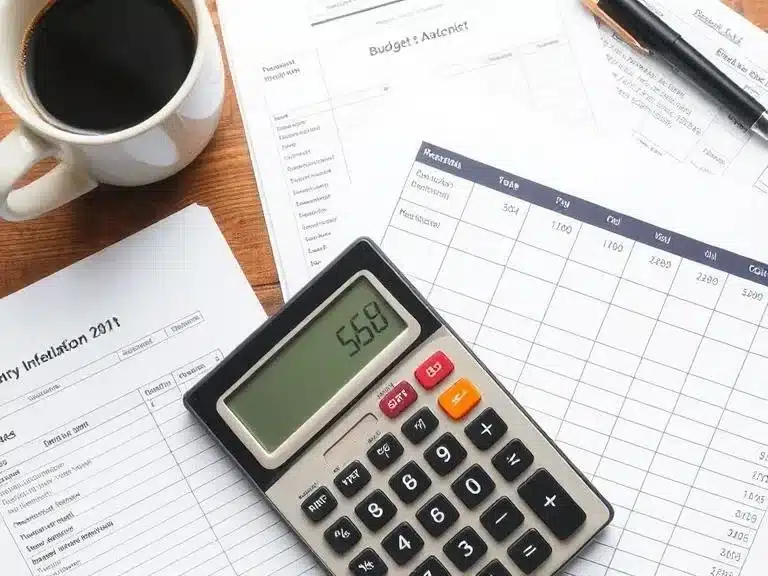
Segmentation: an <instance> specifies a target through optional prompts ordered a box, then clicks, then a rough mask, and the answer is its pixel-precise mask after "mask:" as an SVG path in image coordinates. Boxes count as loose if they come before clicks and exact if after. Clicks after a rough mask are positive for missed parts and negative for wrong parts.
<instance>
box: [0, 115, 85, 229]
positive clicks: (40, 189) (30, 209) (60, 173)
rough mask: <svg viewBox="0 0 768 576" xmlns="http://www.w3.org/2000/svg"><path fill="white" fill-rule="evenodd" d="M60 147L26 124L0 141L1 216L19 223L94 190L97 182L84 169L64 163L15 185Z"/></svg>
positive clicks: (54, 154) (52, 155) (55, 153)
mask: <svg viewBox="0 0 768 576" xmlns="http://www.w3.org/2000/svg"><path fill="white" fill-rule="evenodd" d="M57 152H58V149H57V147H56V146H55V145H52V144H49V143H48V142H46V141H45V140H43V139H42V138H40V137H39V136H37V135H36V134H34V133H32V131H31V130H29V129H28V128H27V127H26V126H24V125H19V126H17V127H16V129H15V130H14V131H13V132H11V133H10V134H8V136H6V137H5V138H3V140H0V218H3V219H5V220H10V221H13V222H19V221H22V220H29V219H31V218H35V217H37V216H40V215H41V214H43V213H45V212H48V211H50V210H53V209H54V208H58V207H59V206H61V205H62V204H66V203H67V202H69V201H70V200H74V199H75V198H77V197H78V196H82V195H83V194H85V193H86V192H90V191H91V190H93V189H94V188H95V187H96V185H97V182H94V181H93V180H91V179H90V178H89V177H88V175H87V174H86V173H85V172H84V171H83V170H78V169H77V168H75V167H74V166H71V165H69V164H66V163H64V162H60V163H59V165H58V166H56V167H55V168H54V169H53V170H51V171H50V172H48V173H47V174H45V175H44V176H41V177H40V178H38V179H37V180H35V181H34V182H32V183H31V184H27V185H26V186H24V187H23V188H19V189H17V190H14V189H13V186H14V184H15V183H16V182H18V181H19V180H20V179H21V178H22V177H23V176H24V174H26V173H27V171H29V169H30V168H32V167H33V166H34V165H35V164H37V163H38V162H40V161H41V160H44V159H45V158H52V157H55V156H56V155H57Z"/></svg>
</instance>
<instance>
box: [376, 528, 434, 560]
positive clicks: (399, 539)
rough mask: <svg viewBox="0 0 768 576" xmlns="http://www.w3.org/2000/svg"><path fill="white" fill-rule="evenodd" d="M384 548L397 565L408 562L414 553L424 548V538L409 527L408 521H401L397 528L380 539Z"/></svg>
mask: <svg viewBox="0 0 768 576" xmlns="http://www.w3.org/2000/svg"><path fill="white" fill-rule="evenodd" d="M381 545H382V546H383V547H384V550H386V551H387V554H389V555H390V556H391V557H392V560H394V561H395V564H397V565H398V566H403V565H404V564H408V562H410V561H411V560H412V559H413V557H414V556H416V554H418V553H419V552H421V549H422V548H424V540H422V539H421V536H419V535H418V534H417V533H416V530H414V529H413V528H411V525H410V524H408V522H403V523H402V524H400V525H399V526H398V527H397V528H395V529H394V530H392V532H390V533H389V534H387V535H386V537H385V538H384V540H382V541H381Z"/></svg>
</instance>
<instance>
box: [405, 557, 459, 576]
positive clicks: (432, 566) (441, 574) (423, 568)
mask: <svg viewBox="0 0 768 576" xmlns="http://www.w3.org/2000/svg"><path fill="white" fill-rule="evenodd" d="M410 576H451V573H450V572H448V570H446V569H445V566H443V565H442V563H441V562H440V560H438V559H437V558H435V557H434V556H430V557H429V558H427V559H426V560H424V562H422V563H421V564H419V566H418V567H417V568H416V570H414V571H413V572H411V574H410Z"/></svg>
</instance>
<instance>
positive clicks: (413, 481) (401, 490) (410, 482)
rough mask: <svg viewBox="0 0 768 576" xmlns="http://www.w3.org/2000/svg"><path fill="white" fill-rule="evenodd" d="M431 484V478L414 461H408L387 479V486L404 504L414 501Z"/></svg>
mask: <svg viewBox="0 0 768 576" xmlns="http://www.w3.org/2000/svg"><path fill="white" fill-rule="evenodd" d="M431 485H432V480H430V479H429V476H427V475H426V474H425V473H424V470H422V469H421V468H420V467H419V465H418V464H416V462H414V461H410V462H408V464H406V465H405V466H403V467H402V468H400V470H398V471H397V473H396V474H395V475H394V476H392V478H390V479H389V487H390V488H392V490H394V492H395V494H397V495H398V496H399V497H400V500H402V501H403V502H405V503H406V504H410V503H412V502H415V501H416V500H417V499H418V497H419V496H421V495H422V494H424V492H426V491H427V489H428V488H429V487H430V486H431Z"/></svg>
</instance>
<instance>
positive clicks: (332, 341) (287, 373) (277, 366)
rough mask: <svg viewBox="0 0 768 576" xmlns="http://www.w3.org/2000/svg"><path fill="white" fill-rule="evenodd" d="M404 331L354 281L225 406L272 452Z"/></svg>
mask: <svg viewBox="0 0 768 576" xmlns="http://www.w3.org/2000/svg"><path fill="white" fill-rule="evenodd" d="M406 329H407V324H406V322H405V320H403V319H402V318H401V317H400V316H399V315H398V314H397V313H396V312H395V310H394V309H393V308H392V307H391V306H390V305H389V304H388V302H387V300H386V299H385V298H384V297H383V296H382V295H381V294H380V293H379V292H378V290H376V289H375V288H374V287H373V285H372V284H371V283H370V282H369V281H368V280H367V279H366V278H365V277H360V278H359V279H358V280H356V281H355V282H354V283H352V284H351V285H350V286H349V287H348V288H347V289H346V290H345V291H344V292H342V293H341V294H340V295H339V296H338V297H337V298H336V299H335V300H334V301H332V302H331V303H330V304H329V305H328V306H327V307H326V309H325V310H324V311H323V312H321V313H320V314H319V315H318V316H316V317H315V318H314V319H313V320H312V321H311V322H310V323H309V324H308V325H307V326H306V327H305V328H304V329H303V330H301V331H300V332H299V333H298V334H296V335H295V336H294V337H293V339H292V340H291V341H289V342H288V343H287V344H286V345H285V346H283V348H282V349H281V350H279V351H278V352H277V353H276V354H275V355H274V356H273V357H272V358H271V359H270V360H269V361H268V362H266V363H265V364H264V365H263V366H262V367H261V368H260V369H259V370H257V371H256V372H254V374H252V375H251V376H250V377H249V378H248V379H247V380H246V381H245V382H244V383H243V384H242V385H241V386H240V387H239V388H238V389H237V390H235V392H233V393H232V395H231V396H230V397H229V398H227V399H226V400H225V404H226V405H227V407H228V408H229V409H230V410H231V411H232V413H233V414H234V415H235V416H236V417H237V418H238V419H239V420H240V421H241V422H242V424H243V425H244V426H245V427H246V428H247V429H248V431H249V432H250V433H251V434H252V435H253V437H254V438H255V439H256V440H257V441H258V442H259V444H261V446H262V447H263V448H264V449H265V450H266V451H267V452H273V451H274V450H276V449H277V448H278V447H279V446H280V445H281V444H282V443H283V442H284V441H285V440H286V439H287V438H288V437H289V436H290V435H291V434H293V433H294V432H295V431H296V430H298V429H299V428H300V427H301V426H302V424H304V422H306V421H307V420H308V419H309V418H310V417H311V416H312V415H313V414H314V413H315V412H317V411H318V410H319V409H320V408H322V407H323V406H324V405H325V403H326V402H328V400H330V399H331V398H332V397H333V396H334V395H335V394H336V392H338V391H339V390H341V389H342V388H343V387H344V385H345V384H346V383H347V382H349V381H350V380H351V379H352V378H353V377H354V376H355V375H356V374H357V373H358V372H360V371H361V370H362V369H363V368H364V367H365V366H366V365H367V364H369V363H370V362H371V361H372V360H374V359H375V358H376V357H377V356H378V355H379V354H380V353H381V352H382V351H383V350H384V349H385V348H386V347H387V345H389V344H390V343H391V342H393V341H394V340H395V339H396V338H397V336H398V335H400V334H402V333H403V332H405V331H406Z"/></svg>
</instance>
